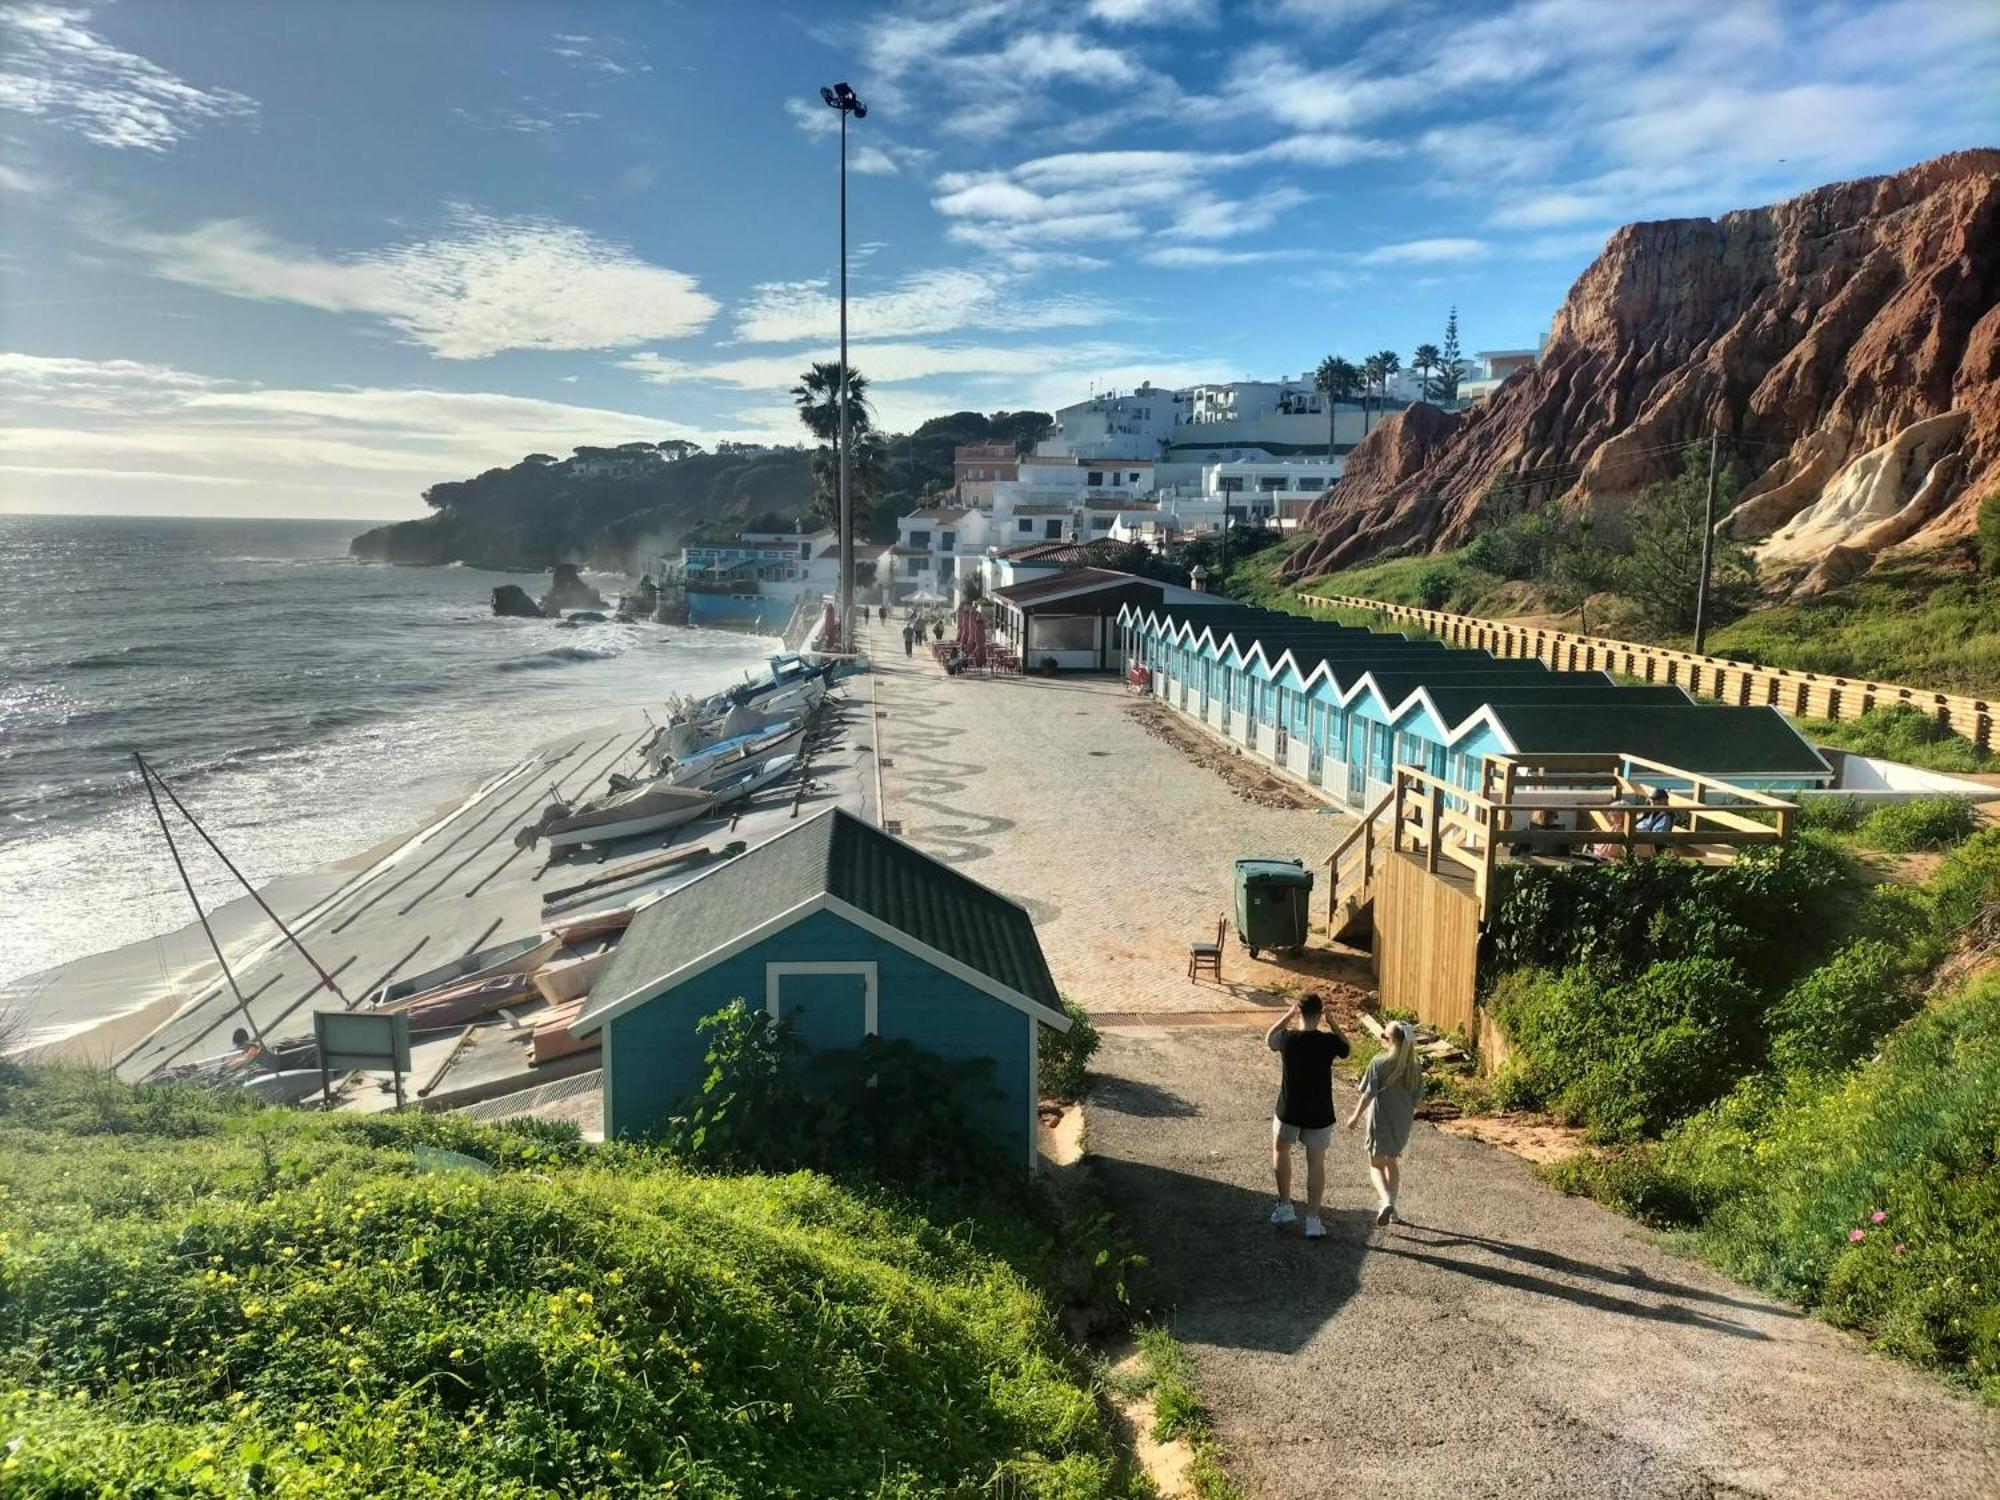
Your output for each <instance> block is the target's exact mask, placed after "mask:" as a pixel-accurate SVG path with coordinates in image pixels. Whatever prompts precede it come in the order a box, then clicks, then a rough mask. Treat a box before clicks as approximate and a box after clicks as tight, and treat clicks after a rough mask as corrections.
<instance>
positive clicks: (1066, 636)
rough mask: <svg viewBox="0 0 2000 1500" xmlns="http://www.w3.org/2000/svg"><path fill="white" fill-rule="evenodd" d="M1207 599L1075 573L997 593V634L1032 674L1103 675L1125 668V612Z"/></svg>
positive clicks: (1137, 580) (1127, 578) (1163, 586)
mask: <svg viewBox="0 0 2000 1500" xmlns="http://www.w3.org/2000/svg"><path fill="white" fill-rule="evenodd" d="M1206 597H1207V596H1206V595H1203V594H1198V593H1196V592H1195V591H1194V590H1192V589H1185V588H1180V587H1178V586H1176V585H1174V584H1167V583H1158V582H1155V581H1154V580H1152V579H1150V578H1141V577H1140V576H1139V575H1138V574H1136V573H1118V572H1113V571H1112V570H1111V569H1109V568H1071V569H1067V570H1065V571H1063V572H1060V573H1055V574H1051V575H1050V576H1048V577H1046V578H1031V579H1029V580H1027V581H1026V582H1024V583H1017V584H1013V585H1010V586H1009V587H1007V588H1001V589H995V590H994V591H993V594H992V598H993V604H994V610H995V618H994V633H995V634H996V635H997V636H999V637H1000V639H1002V640H1004V641H1006V642H1007V644H1008V645H1009V646H1011V647H1012V648H1013V650H1014V652H1015V654H1016V655H1018V656H1019V657H1020V658H1021V665H1022V667H1023V668H1024V669H1025V670H1027V671H1031V672H1032V671H1036V670H1039V669H1041V668H1043V667H1045V666H1046V665H1047V664H1048V663H1049V662H1054V663H1055V665H1056V667H1057V669H1058V670H1060V671H1065V672H1101V671H1105V670H1108V669H1111V668H1115V667H1116V666H1118V664H1119V636H1118V623H1117V622H1118V617H1119V613H1120V611H1121V610H1124V609H1127V608H1130V607H1133V606H1138V605H1149V604H1150V605H1158V604H1166V603H1173V602H1175V601H1176V600H1182V599H1205V598H1206Z"/></svg>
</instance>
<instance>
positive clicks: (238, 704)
mask: <svg viewBox="0 0 2000 1500" xmlns="http://www.w3.org/2000/svg"><path fill="white" fill-rule="evenodd" d="M357 529H358V528H357V526H356V525H355V524H354V523H353V522H328V521H200V520H158V519H151V518H147V519H136V518H123V517H96V516H88V517H43V516H6V515H0V983H4V982H6V981H9V980H15V979H19V978H20V977H21V976H24V975H31V974H35V973H37V972H39V971H40V970H43V969H47V968H49V967H50V966H52V965H56V964H62V963H66V962H68V961H70V960H72V959H76V958H80V957H83V956H85V955H87V954H92V953H99V952H104V951H106V950H108V949H111V948H116V947H120V946H123V945H124V944H127V943H131V942H134V941H137V940H141V939H146V938H150V937H154V936H156V935H158V934H161V933H165V932H170V931H173V930H175V929H178V928H181V927H183V926H184V925H185V924H186V923H187V922H189V921H190V920H191V919H192V916H193V913H192V912H191V911H190V910H189V908H188V902H187V895H186V892H185V891H184V890H183V889H182V887H181V886H180V884H179V882H178V879H177V877H176V876H175V874H174V871H173V866H172V864H171V862H170V860H169V858H168V854H167V850H166V845H165V843H164V841H163V840H162V838H161V834H160V830H159V826H158V824H157V822H156V821H155V819H154V816H153V812H152V809H151V807H150V805H149V804H148V802H147V800H146V795H145V792H144V790H143V788H142V787H141V785H140V782H139V779H138V776H137V773H136V772H135V770H134V769H133V762H132V753H133V752H134V751H139V752H141V753H143V754H144V755H145V756H146V759H147V760H148V761H149V762H150V763H151V764H152V765H153V766H154V767H156V768H157V769H158V770H159V771H160V773H161V774H162V775H163V776H164V777H165V778H166V779H167V781H168V782H169V783H170V784H171V785H172V786H173V787H174V789H175V790H176V791H177V792H178V793H179V794H180V797H181V799H182V800H183V801H184V802H185V803H186V804H187V805H188V808H189V809H190V810H191V811H192V812H193V814H194V815H195V817H197V818H198V819H200V820H201V822H202V824H203V826H205V827H206V828H207V829H208V831H209V832H210V833H211V834H212V835H213V836H214V837H215V839H216V840H217V842H218V843H220V844H221V845H222V847H223V849H224V850H226V851H227V852H228V854H229V856H230V858H231V859H233V860H234V861H235V862H236V863H237V865H238V867H239V868H241V869H242V870H243V872H244V874H245V875H247V876H249V878H250V879H251V880H253V881H255V882H258V883H260V884H261V883H262V882H264V881H265V880H268V879H272V878H275V877H277V876H279V875H284V874H289V873H293V872H297V871H301V870H305V869H309V868H312V867H315V866H318V865H321V864H324V863H326V862H327V861H329V860H334V859H340V858H344V857H346V856H349V855H353V854H355V853H358V852H359V851H361V850H363V849H366V848H368V847H369V846H371V845H373V844H376V843H378V842H380V841H381V840H383V839H385V838H388V837H390V836H391V835H393V834H396V833H399V832H402V831H404V830H407V829H411V828H413V827H415V826H416V825H417V824H418V823H419V822H420V821H422V820H423V818H424V817H425V816H426V814H428V813H430V812H431V811H433V810H434V809H436V808H437V807H438V806H439V805H440V804H442V803H444V802H446V801H448V800H451V799H454V798H456V797H459V796H461V795H463V794H464V793H465V792H466V791H467V790H468V789H469V788H470V787H471V786H472V785H473V784H474V783H475V782H476V781H477V780H479V779H480V775H481V773H482V772H489V771H492V770H495V769H497V768H499V767H502V766H505V765H507V764H510V763H512V762H513V761H515V760H518V759H519V758H520V757H521V756H522V755H524V754H526V753H527V752H528V751H530V750H532V749H533V748H534V747H536V746H537V745H539V744H542V743H543V742H545V741H547V740H550V739H552V738H554V737H556V736H558V735H561V734H564V733H567V732H569V731H571V730H575V729H581V728H583V727H585V726H588V725H590V724H592V723H595V722H599V721H602V720H605V719H609V718H612V717H614V716H616V715H617V714H619V713H621V712H624V711H629V710H630V709H632V708H634V707H637V706H647V705H651V706H657V705H658V704H659V703H660V701H661V700H662V699H663V698H665V697H666V696H667V695H668V694H669V693H676V692H705V691H712V690H714V689H716V688H720V687H722V686H725V685H727V684H728V683H729V682H731V681H734V680H737V679H739V678H741V677H742V676H743V674H744V673H745V672H746V671H750V670H754V669H756V668H758V667H760V666H761V665H762V662H763V660H764V658H765V656H767V655H768V654H769V653H770V652H771V651H772V650H774V649H775V648H776V645H775V642H773V641H771V640H768V639H759V638H756V637H751V636H746V635H738V634H733V633H728V632H722V631H705V630H698V629H691V628H683V627H668V626H660V625H651V624H645V625H640V624H633V625H619V624H615V623H606V624H602V625H585V626H582V627H580V628H576V629H558V628H557V626H556V625H555V623H554V622H552V621H541V620H508V619H497V618H495V617H494V615H493V614H492V612H491V605H490V600H491V594H492V590H493V588H494V586H495V585H496V584H501V583H518V584H521V585H522V586H523V587H525V588H527V589H528V590H529V591H530V592H531V593H538V592H540V589H541V587H542V586H544V585H545V584H546V577H544V578H543V579H540V580H537V579H535V578H532V577H523V576H520V575H506V574H493V573H484V572H479V571H477V570H474V569H470V568H464V567H450V568H402V567H394V566H390V565H387V564H380V563H359V562H354V561H352V560H350V559H349V558H348V557H347V555H346V553H347V541H348V538H349V537H350V536H351V535H353V534H354V532H355V531H356V530H357ZM585 577H586V579H587V580H588V581H590V582H592V583H593V584H595V585H596V586H597V588H598V590H599V592H601V593H603V594H605V596H606V598H607V599H612V598H613V597H614V596H615V595H616V593H617V592H618V590H619V589H620V588H622V587H623V586H625V584H626V583H627V580H626V579H624V578H622V577H618V576H603V575H595V574H590V573H586V574H585ZM169 816H170V817H171V816H172V813H171V810H170V811H169ZM176 837H177V838H179V839H180V842H181V846H182V851H183V854H184V855H185V856H186V857H187V858H188V859H189V863H190V867H191V872H192V873H193V874H194V876H195V880H196V887H197V889H198V890H199V892H200V893H201V896H202V899H203V904H204V905H205V906H212V905H214V904H216V903H219V902H223V901H228V900H232V899H234V898H235V897H237V896H239V895H240V894H241V888H240V887H239V886H237V885H236V883H235V882H234V881H233V880H232V879H231V878H230V876H229V875H228V873H227V871H226V870H224V869H223V868H222V866H221V864H220V863H219V862H218V861H217V860H216V859H215V858H214V857H213V856H212V855H211V854H209V852H208V851H207V849H206V848H205V847H203V846H202V845H201V843H200V839H199V836H198V835H195V834H194V833H193V832H192V830H186V829H185V828H184V826H182V827H177V828H176Z"/></svg>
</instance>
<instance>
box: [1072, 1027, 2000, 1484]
mask: <svg viewBox="0 0 2000 1500" xmlns="http://www.w3.org/2000/svg"><path fill="white" fill-rule="evenodd" d="M1099 1063H1100V1071H1099V1081H1098V1083H1097V1084H1096V1086H1095V1087H1094V1088H1093V1090H1092V1092H1091V1095H1090V1097H1089V1099H1088V1101H1087V1103H1086V1108H1085V1116H1086V1125H1087V1130H1088V1146H1089V1150H1090V1152H1091V1154H1092V1155H1093V1156H1094V1157H1095V1158H1096V1159H1097V1160H1098V1163H1099V1165H1100V1168H1101V1170H1102V1172H1103V1174H1104V1178H1105V1181H1106V1183H1107V1186H1108V1187H1109V1189H1110V1191H1111V1194H1112V1197H1113V1200H1114V1201H1115V1202H1116V1204H1117V1205H1118V1208H1119V1211H1120V1213H1121V1215H1122V1216H1123V1217H1124V1219H1125V1220H1126V1222H1127V1223H1128V1224H1130V1225H1132V1226H1133V1227H1134V1229H1135V1232H1136V1233H1137V1236H1138V1239H1139V1242H1140V1245H1141V1247H1142V1248H1143V1249H1144V1250H1145V1252H1146V1253H1147V1254H1148V1255H1149V1256H1150V1257H1151V1258H1152V1260H1153V1262H1154V1265H1155V1266H1156V1268H1157V1269H1158V1271H1159V1273H1160V1274H1161V1276H1162V1278H1163V1281H1164V1283H1165V1285H1166V1287H1167V1288H1168V1289H1169V1290H1170V1294H1171V1296H1172V1298H1173V1300H1174V1302H1175V1308H1176V1310H1175V1313H1174V1317H1173V1326H1174V1329H1175V1332H1176V1333H1177V1334H1178V1335H1179V1336H1180V1337H1181V1338H1182V1339H1183V1340H1184V1341H1185V1342H1186V1344H1187V1345H1188V1347H1189V1349H1190V1351H1191V1352H1192V1353H1193V1355H1194V1357H1195V1360H1196V1362H1197V1364H1198V1365H1199V1367H1200V1369H1201V1374H1202V1386H1203V1393H1204V1394H1205V1396H1206V1397H1207V1398H1208V1400H1209V1402H1210V1403H1211V1405H1212V1406H1213V1407H1214V1408H1215V1412H1216V1417H1217V1425H1218V1429H1219V1431H1220V1434H1221V1437H1222V1440H1223V1444H1224V1447H1225V1449H1226V1451H1227V1453H1228V1455H1229V1461H1230V1467H1231V1469H1232V1472H1234V1473H1236V1474H1237V1475H1239V1476H1240V1477H1241V1478H1242V1479H1243V1480H1244V1481H1245V1483H1246V1486H1247V1488H1248V1489H1249V1491H1250V1492H1251V1493H1252V1494H1254V1495H1259V1496H1266V1497H1273V1500H1275V1497H1293V1496H1296V1497H1305V1496H1314V1497H1321V1496H1341V1495H1357V1496H1370V1497H1378V1500H1385V1497H1391V1496H1402V1495H1409V1496H1418V1495H1422V1496H1436V1495H1452V1496H1488V1495H1491V1496H1507V1497H1524V1496H1525V1497H1544V1496H1545V1497H1548V1500H1579V1497H1591V1496H1607V1497H1608V1496H1621V1497H1638V1496H1645V1497H1654V1496H1661V1497H1668V1496H1671V1497H1689V1500H1692V1497H1705V1496H1729V1495H1757V1496H1773V1497H1778V1496H1783V1497H1792V1496H1820V1495H1827V1496H1832V1495H1840V1496H1853V1495H1868V1496H1910V1497H1921V1500H1948V1497H1960V1496H1963V1497H1967V1500H1972V1497H1979V1496H1986V1497H1990V1496H1993V1495H1995V1494H1996V1493H2000V1416H1996V1414H1994V1413H1993V1412H1991V1411H1989V1410H1987V1409H1985V1408H1982V1407H1980V1406H1977V1405H1976V1404H1974V1403H1972V1402H1970V1401H1965V1400H1961V1399H1959V1398H1958V1397H1956V1396H1954V1395H1952V1394H1951V1393H1950V1392H1949V1391H1947V1390H1946V1389H1945V1388H1944V1387H1943V1386H1942V1385H1940V1384H1938V1383H1937V1382H1935V1381H1933V1380H1931V1379H1929V1378H1928V1377H1926V1376H1923V1375H1921V1374H1919V1373H1917V1372H1916V1371H1913V1370H1910V1369H1907V1368H1905V1367H1903V1366H1901V1365H1897V1364H1895V1363H1893V1362H1891V1361H1889V1360H1887V1359H1883V1358H1880V1357H1878V1356H1875V1355H1872V1354H1870V1353H1868V1352H1867V1351H1866V1350H1865V1349H1863V1348H1862V1346H1861V1345H1860V1343H1859V1342H1858V1341H1857V1340H1855V1339H1853V1338H1851V1337H1849V1336H1847V1335H1845V1334H1842V1333H1840V1332H1838V1331H1837V1330H1834V1329H1832V1328H1829V1327H1827V1326H1826V1325H1825V1324H1823V1323H1821V1322H1818V1321H1817V1320H1815V1319H1812V1318H1810V1317H1807V1316H1805V1315H1803V1314H1801V1313H1799V1312H1798V1311H1797V1310H1795V1309H1792V1308H1789V1307H1785V1306H1783V1305H1781V1304H1778V1303H1774V1302H1771V1301H1769V1300H1767V1299H1765V1298H1763V1297H1761V1296H1759V1295H1758V1294H1757V1293H1755V1292H1753V1291H1750V1290H1747V1289H1745V1288H1743V1287H1740V1286H1737V1285H1736V1284H1735V1283H1733V1282H1731V1281H1729V1280H1727V1279H1726V1278H1724V1277H1722V1276H1719V1275H1717V1274H1715V1273H1714V1272H1712V1271H1709V1270H1707V1269H1706V1268H1704V1267H1702V1266H1701V1265H1699V1264H1698V1263H1694V1262H1691V1261H1687V1260H1683V1259H1680V1258H1678V1257H1676V1256H1673V1255H1669V1254H1667V1253H1666V1252H1665V1251H1663V1250H1661V1249H1659V1248H1657V1247H1656V1246H1655V1245H1653V1244H1651V1243H1649V1242H1648V1240H1647V1239H1646V1238H1645V1237H1644V1236H1642V1235H1641V1234H1640V1233H1638V1232H1637V1231H1636V1230H1635V1229H1634V1227H1633V1226H1632V1225H1631V1224H1630V1223H1629V1222H1628V1221H1626V1220H1624V1219H1622V1218H1620V1217H1618V1216H1616V1215H1614V1214H1611V1213H1609V1212H1607V1211H1606V1210H1604V1209H1601V1208H1599V1207H1598V1206H1597V1205H1595V1204H1593V1203H1588V1202H1585V1201H1582V1200H1578V1199H1570V1198H1563V1197H1561V1196H1559V1195H1557V1194H1555V1193H1553V1192H1551V1191H1550V1190H1549V1189H1548V1188H1546V1187H1544V1186H1543V1185H1542V1184H1541V1183H1539V1182H1537V1181H1536V1180H1535V1179H1534V1178H1533V1177H1531V1176H1530V1175H1529V1173H1528V1169H1527V1167H1526V1165H1525V1164H1524V1163H1522V1162H1521V1161H1519V1160H1517V1159H1516V1158H1514V1157H1512V1156H1509V1155H1507V1154H1506V1153H1504V1152H1501V1151H1498V1150H1496V1149H1494V1148H1493V1147H1490V1146H1485V1145H1481V1144H1479V1143H1477V1142H1474V1141H1467V1140H1462V1139H1457V1138H1454V1137H1452V1136H1448V1135H1445V1134H1442V1133H1440V1132H1439V1131H1437V1130H1435V1129H1433V1128H1432V1127H1431V1126H1429V1125H1427V1124H1423V1123H1419V1124H1418V1126H1417V1134H1416V1137H1415V1139H1414V1140H1413V1141H1412V1143H1411V1147H1410V1152H1409V1155H1408V1157H1407V1158H1406V1166H1405V1174H1404V1193H1403V1197H1404V1203H1403V1208H1404V1213H1405V1215H1406V1217H1407V1218H1408V1219H1409V1220H1410V1222H1409V1223H1408V1224H1405V1225H1391V1226H1389V1227H1388V1228H1386V1229H1381V1230H1378V1229H1376V1228H1375V1227H1374V1223H1373V1212H1372V1210H1373V1206H1374V1200H1373V1196H1372V1193H1371V1191H1370V1189H1369V1186H1368V1180H1367V1166H1366V1162H1365V1160H1364V1159H1363V1157H1362V1154H1361V1148H1360V1145H1359V1142H1358V1138H1357V1137H1356V1136H1355V1135H1353V1134H1347V1133H1343V1134H1342V1135H1341V1136H1340V1137H1339V1138H1338V1139H1337V1140H1336V1143H1335V1147H1334V1151H1333V1154H1332V1156H1331V1158H1330V1160H1329V1166H1328V1174H1327V1175H1328V1185H1327V1202H1328V1205H1329V1209H1330V1212H1329V1213H1328V1215H1327V1229H1328V1235H1329V1237H1328V1238H1327V1239H1326V1240H1325V1241H1322V1242H1320V1243H1318V1244H1310V1243H1308V1242H1306V1241H1305V1240H1303V1239H1301V1238H1299V1237H1298V1232H1297V1231H1296V1230H1291V1231H1286V1232H1280V1231H1278V1230H1275V1229H1273V1228H1272V1227H1271V1226H1270V1224H1269V1223H1268V1222H1267V1221H1266V1218H1265V1215H1266V1214H1267V1213H1268V1212H1269V1209H1270V1206H1271V1187H1270V1166H1269V1154H1268V1153H1269V1140H1270V1105H1271V1098H1272V1095H1273V1093H1274V1092H1275V1063H1274V1061H1273V1060H1272V1058H1271V1055H1270V1053H1269V1052H1268V1051H1266V1050H1265V1048H1264V1046H1263V1039H1262V1037H1261V1036H1260V1035H1258V1034H1256V1033H1255V1032H1245V1031H1241V1030H1219V1029H1208V1030H1194V1029H1174V1030H1165V1029H1162V1030H1152V1031H1135V1032H1120V1033H1112V1034H1109V1035H1107V1037H1106V1039H1105V1046H1104V1049H1103V1051H1102V1053H1100V1054H1099ZM1352 1097H1353V1096H1352V1093H1351V1092H1349V1091H1348V1090H1347V1089H1346V1088H1345V1086H1343V1089H1342V1101H1341V1102H1342V1107H1343V1108H1345V1107H1347V1106H1348V1105H1349V1104H1351V1102H1352ZM1294 1173H1295V1186H1296V1188H1297V1189H1298V1190H1299V1191H1303V1184H1304V1163H1303V1161H1302V1160H1301V1161H1299V1162H1297V1163H1295V1166H1294Z"/></svg>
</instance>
